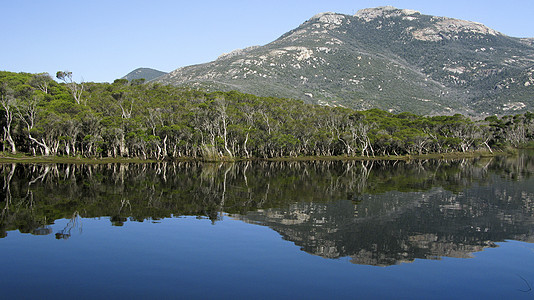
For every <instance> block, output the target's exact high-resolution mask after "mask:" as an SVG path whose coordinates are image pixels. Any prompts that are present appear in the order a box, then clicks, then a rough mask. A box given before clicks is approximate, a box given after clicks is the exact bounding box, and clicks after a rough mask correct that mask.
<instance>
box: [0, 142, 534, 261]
mask: <svg viewBox="0 0 534 300" xmlns="http://www.w3.org/2000/svg"><path fill="white" fill-rule="evenodd" d="M0 171H1V174H2V180H3V182H2V187H3V188H2V197H1V199H4V200H2V202H0V206H1V216H0V217H1V221H0V237H6V236H7V235H8V234H9V231H12V230H19V231H20V232H23V233H31V234H34V235H48V234H55V237H56V238H58V239H66V238H69V237H71V234H72V232H73V231H76V230H81V229H82V228H81V225H80V222H79V221H80V220H81V219H82V218H96V217H102V216H106V217H109V220H110V221H111V223H112V224H111V225H114V226H121V225H123V224H124V223H125V222H128V221H140V222H142V221H145V220H151V221H154V220H158V219H162V218H169V217H176V216H182V215H196V216H199V217H206V218H209V219H210V220H212V222H214V223H216V222H217V221H218V220H220V219H221V218H222V217H223V216H224V214H228V215H229V216H230V217H231V218H234V219H238V220H242V221H244V222H248V223H254V224H260V225H263V226H268V227H270V228H271V229H273V230H275V231H277V232H278V233H280V234H281V235H282V237H283V238H284V239H286V240H288V241H291V242H293V243H295V245H298V246H299V247H301V248H302V250H303V251H306V252H308V253H311V254H314V255H319V256H322V257H326V258H340V257H350V260H351V262H353V263H356V264H368V265H381V266H385V265H392V264H398V263H400V262H410V261H413V260H414V259H416V258H423V259H439V258H440V257H443V256H448V257H470V256H471V253H473V252H477V251H481V250H483V249H484V248H486V247H495V243H496V242H500V241H504V240H507V239H513V240H519V241H526V242H533V241H534V232H533V228H534V227H533V224H534V205H533V197H534V185H533V181H532V179H531V178H530V175H531V174H532V172H533V171H534V156H531V155H529V154H528V153H526V152H525V153H520V155H519V156H517V157H494V158H483V159H461V160H414V161H407V162H405V161H374V162H373V161H364V162H361V161H350V162H339V161H335V162H333V161H316V162H240V163H232V164H230V163H199V162H179V163H155V164H95V165H75V164H4V165H0ZM58 219H70V222H68V223H67V225H66V226H65V228H63V229H62V230H60V231H57V232H53V230H52V229H51V227H50V224H53V223H54V221H55V220H58ZM79 238H83V236H80V237H79Z"/></svg>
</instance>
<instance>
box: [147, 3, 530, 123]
mask: <svg viewBox="0 0 534 300" xmlns="http://www.w3.org/2000/svg"><path fill="white" fill-rule="evenodd" d="M156 81H157V82H161V83H166V84H173V85H179V86H182V85H185V86H194V87H202V88H206V89H208V90H238V91H241V92H246V93H253V94H256V95H260V96H276V97H291V98H296V99H302V100H304V101H306V102H309V103H319V104H323V105H330V106H344V107H350V108H354V109H359V110H361V109H369V108H379V109H384V110H387V111H390V112H394V113H398V112H403V111H409V112H415V113H422V114H431V115H433V114H453V113H457V112H459V113H467V114H471V115H488V114H510V113H519V112H525V111H526V110H529V109H532V108H533V106H534V96H533V95H534V47H533V45H532V39H519V38H513V37H509V36H506V35H504V34H502V33H499V32H497V31H495V30H493V29H491V28H488V27H486V26H484V25H482V24H480V23H475V22H470V21H463V20H457V19H451V18H446V17H436V16H429V15H423V14H421V13H419V12H417V11H413V10H406V9H396V8H393V7H379V8H370V9H364V10H360V11H358V12H357V13H356V14H355V15H354V16H351V15H344V14H337V13H322V14H318V15H316V16H313V17H312V18H311V19H309V20H308V21H306V22H304V23H303V24H302V25H300V26H299V27H298V28H296V29H294V30H291V31H289V32H288V33H286V34H284V35H282V36H281V37H280V38H278V39H277V40H275V41H273V42H272V43H269V44H267V45H264V46H254V47H250V48H246V49H241V50H237V51H233V52H231V53H229V54H224V55H221V56H220V57H219V58H218V59H217V60H215V61H213V62H209V63H206V64H200V65H194V66H188V67H183V68H180V69H177V70H175V71H172V72H170V73H169V74H166V75H164V76H161V77H159V78H157V79H156Z"/></svg>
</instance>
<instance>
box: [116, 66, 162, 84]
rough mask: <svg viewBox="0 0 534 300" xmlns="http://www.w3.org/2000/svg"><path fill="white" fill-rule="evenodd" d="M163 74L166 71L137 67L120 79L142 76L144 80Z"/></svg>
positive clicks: (140, 77) (139, 77)
mask: <svg viewBox="0 0 534 300" xmlns="http://www.w3.org/2000/svg"><path fill="white" fill-rule="evenodd" d="M165 74H167V73H166V72H162V71H158V70H154V69H150V68H137V69H135V70H133V71H131V72H130V73H128V74H126V76H124V77H122V78H121V79H127V80H133V79H142V78H144V79H145V80H146V81H150V80H153V79H156V78H158V77H160V76H162V75H165Z"/></svg>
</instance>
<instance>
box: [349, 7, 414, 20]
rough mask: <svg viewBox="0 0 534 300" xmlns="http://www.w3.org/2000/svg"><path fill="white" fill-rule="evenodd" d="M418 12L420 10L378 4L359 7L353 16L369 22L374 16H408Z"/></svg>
mask: <svg viewBox="0 0 534 300" xmlns="http://www.w3.org/2000/svg"><path fill="white" fill-rule="evenodd" d="M420 14H421V13H420V12H418V11H416V10H412V9H399V8H396V7H393V6H380V7H375V8H365V9H360V10H359V11H358V12H356V14H355V15H354V16H355V17H358V18H360V19H363V20H365V21H366V22H370V21H372V20H374V19H376V18H391V17H401V16H404V17H409V16H413V15H420ZM412 18H413V17H412Z"/></svg>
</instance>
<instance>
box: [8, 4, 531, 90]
mask: <svg viewBox="0 0 534 300" xmlns="http://www.w3.org/2000/svg"><path fill="white" fill-rule="evenodd" d="M384 5H392V6H395V7H398V8H409V9H415V10H418V11H420V12H421V13H423V14H429V15H438V16H447V17H453V18H458V19H465V20H471V21H477V22H480V23H483V24H485V25H487V26H489V27H491V28H493V29H496V30H498V31H500V32H502V33H504V34H507V35H510V36H515V37H534V17H533V16H534V1H532V0H507V1H492V0H462V1H458V0H449V1H431V0H421V1H419V0H413V1H402V0H399V1H394V0H390V1H380V0H377V1H370V0H352V1H349V0H328V1H326V0H322V1H319V0H305V1H301V0H297V1H292V0H274V1H268V0H263V1H256V0H248V1H245V0H238V1H203V0H196V1H195V0H189V1H171V0H150V1H148V0H147V1H137V0H117V1H115V0H105V1H104V0H0V26H1V28H2V30H1V34H0V38H1V42H0V70H7V71H13V72H31V73H38V72H48V73H50V74H51V75H52V76H55V73H56V71H58V70H68V71H71V72H73V75H74V79H75V80H76V81H80V80H82V79H83V80H85V81H94V82H103V81H108V82H112V81H113V80H114V79H116V78H120V77H122V76H124V75H126V74H127V73H128V72H130V71H132V70H133V69H135V68H138V67H150V68H155V69H158V70H161V71H167V72H168V71H172V70H174V69H176V68H179V67H183V66H187V65H191V64H199V63H204V62H208V61H212V60H214V59H216V58H217V56H219V55H220V54H222V53H225V52H229V51H231V50H234V49H237V48H244V47H247V46H252V45H264V44H267V43H269V42H271V41H273V40H275V39H276V38H278V37H279V36H280V35H282V34H283V33H285V32H287V31H289V30H291V29H293V28H295V27H297V26H298V25H300V24H301V23H303V22H304V21H306V20H307V19H309V18H310V17H312V16H313V15H315V14H317V13H320V12H326V11H332V12H337V13H344V14H354V13H356V11H358V10H359V9H362V8H368V7H377V6H384Z"/></svg>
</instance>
